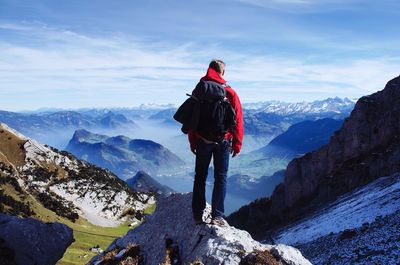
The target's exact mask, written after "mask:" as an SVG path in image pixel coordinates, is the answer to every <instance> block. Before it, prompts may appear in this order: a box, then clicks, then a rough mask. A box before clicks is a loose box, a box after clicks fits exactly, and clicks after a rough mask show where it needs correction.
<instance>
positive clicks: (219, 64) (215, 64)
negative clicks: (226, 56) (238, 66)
mask: <svg viewBox="0 0 400 265" xmlns="http://www.w3.org/2000/svg"><path fill="white" fill-rule="evenodd" d="M208 67H209V68H211V69H214V70H215V71H217V73H219V74H223V73H224V72H225V63H224V62H223V61H222V60H212V61H211V62H210V65H209V66H208Z"/></svg>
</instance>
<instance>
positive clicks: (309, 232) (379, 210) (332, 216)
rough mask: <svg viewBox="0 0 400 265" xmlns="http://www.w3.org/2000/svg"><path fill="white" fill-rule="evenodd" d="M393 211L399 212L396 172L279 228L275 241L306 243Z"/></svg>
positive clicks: (399, 185) (399, 177)
mask: <svg viewBox="0 0 400 265" xmlns="http://www.w3.org/2000/svg"><path fill="white" fill-rule="evenodd" d="M396 211H400V173H397V174H394V175H392V176H388V177H382V178H379V179H377V180H376V181H374V182H372V183H370V184H368V185H366V186H364V187H361V188H359V189H357V190H355V191H353V192H350V193H348V194H346V195H343V196H341V197H339V198H338V199H337V200H336V201H335V202H333V203H330V204H328V205H327V206H325V207H324V208H323V209H321V210H319V211H317V212H316V213H314V214H313V215H311V216H307V217H306V218H304V219H302V220H300V221H299V222H297V223H295V224H293V225H291V226H289V227H286V228H284V229H282V230H281V231H279V232H278V233H277V234H276V236H275V241H277V242H280V243H284V244H291V245H295V244H300V243H307V242H309V241H312V240H314V239H317V238H319V237H322V236H326V235H329V234H330V233H339V232H342V231H344V230H346V229H354V228H359V227H362V225H363V224H365V223H372V222H373V221H374V220H375V219H376V218H377V217H378V216H386V215H389V214H392V213H394V212H396ZM399 243H400V242H399Z"/></svg>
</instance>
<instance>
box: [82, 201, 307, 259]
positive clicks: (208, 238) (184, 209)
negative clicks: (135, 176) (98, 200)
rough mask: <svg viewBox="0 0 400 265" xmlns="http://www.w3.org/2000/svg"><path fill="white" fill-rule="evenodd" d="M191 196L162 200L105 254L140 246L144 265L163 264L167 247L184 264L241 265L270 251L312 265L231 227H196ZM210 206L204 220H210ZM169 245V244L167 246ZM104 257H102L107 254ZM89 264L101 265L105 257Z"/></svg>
mask: <svg viewBox="0 0 400 265" xmlns="http://www.w3.org/2000/svg"><path fill="white" fill-rule="evenodd" d="M191 200H192V194H191V193H187V194H172V195H170V196H168V197H166V198H161V199H160V201H159V202H158V204H157V208H156V211H155V213H154V214H153V215H151V216H148V217H147V218H146V220H145V222H144V224H142V225H141V226H139V227H138V228H136V229H134V230H131V231H130V232H128V234H127V235H126V236H124V237H122V238H119V239H117V240H115V241H114V242H113V243H112V244H111V245H110V246H109V247H108V249H107V250H106V251H105V254H106V253H107V252H110V251H113V250H115V249H117V250H119V252H120V251H122V250H123V249H126V248H127V247H128V246H132V245H134V244H135V245H139V246H140V250H141V255H143V258H144V262H145V264H160V263H162V262H163V261H165V259H166V249H165V245H166V244H173V245H175V246H177V249H178V252H179V259H180V261H181V262H182V264H189V263H190V262H194V261H201V262H202V263H203V264H239V263H240V262H241V261H242V259H243V258H245V257H246V256H247V255H248V254H250V253H252V252H254V251H257V250H258V251H268V252H269V253H271V255H272V256H273V257H274V258H275V259H276V260H280V261H281V262H283V264H293V265H294V264H298V265H300V264H311V263H310V262H309V261H308V260H306V259H305V258H304V257H303V256H302V254H301V253H300V251H299V250H297V249H295V248H292V247H290V246H284V245H277V246H274V245H265V244H261V243H259V242H257V241H255V240H253V239H252V238H251V236H250V234H249V233H247V232H246V231H243V230H239V229H236V228H234V227H232V226H229V225H226V226H213V225H209V224H203V225H195V224H194V222H193V219H192V212H191ZM210 212H211V210H210V207H209V206H207V208H206V210H205V213H204V219H205V220H208V221H209V219H210ZM166 242H169V243H166ZM105 254H103V255H105ZM103 255H100V256H97V257H95V258H94V259H92V261H91V262H90V264H98V263H99V261H101V259H102V256H103Z"/></svg>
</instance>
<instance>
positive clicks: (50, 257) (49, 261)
mask: <svg viewBox="0 0 400 265" xmlns="http://www.w3.org/2000/svg"><path fill="white" fill-rule="evenodd" d="M72 242H73V233H72V229H71V228H69V227H68V226H66V225H64V224H60V223H43V222H41V221H38V220H36V219H33V218H19V217H16V216H10V215H6V214H0V248H2V250H3V251H2V252H1V254H0V261H2V264H3V263H7V264H19V265H31V264H32V265H34V264H40V265H54V264H56V262H57V261H58V260H59V259H61V258H62V256H63V255H64V252H65V250H66V249H67V248H68V246H69V245H70V244H71V243H72ZM4 253H6V254H4ZM12 259H13V260H12Z"/></svg>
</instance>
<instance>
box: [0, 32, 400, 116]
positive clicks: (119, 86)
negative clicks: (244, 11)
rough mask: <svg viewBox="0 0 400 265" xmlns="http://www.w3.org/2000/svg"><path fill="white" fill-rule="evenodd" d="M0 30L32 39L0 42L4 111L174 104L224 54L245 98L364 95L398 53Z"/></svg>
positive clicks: (389, 71)
mask: <svg viewBox="0 0 400 265" xmlns="http://www.w3.org/2000/svg"><path fill="white" fill-rule="evenodd" d="M0 28H3V29H5V28H7V30H9V31H11V32H13V34H17V35H18V36H19V37H25V38H26V39H29V40H32V42H34V43H35V45H29V44H26V45H23V44H20V43H13V42H11V41H9V42H6V41H5V40H2V41H0V50H1V53H0V97H2V98H3V99H4V101H3V103H4V102H8V103H5V105H3V108H7V109H22V108H39V107H50V106H55V105H54V104H57V106H58V107H86V106H105V105H107V106H132V105H139V104H141V103H179V102H181V101H183V99H184V98H185V93H186V92H190V91H191V89H192V88H193V86H194V85H195V83H196V81H197V80H198V78H199V77H200V76H201V75H203V74H204V72H205V69H204V68H205V66H206V65H207V63H208V60H209V59H210V58H213V57H215V56H216V55H220V56H221V57H222V58H226V60H227V63H228V69H227V76H226V77H227V79H228V80H229V81H230V83H231V84H232V85H234V86H235V87H234V88H235V89H236V90H237V91H238V93H239V94H240V95H241V97H242V99H243V101H259V100H269V99H279V100H290V101H301V100H310V99H315V98H324V97H327V96H335V95H339V96H349V97H356V96H361V95H365V94H369V93H372V92H374V91H376V90H380V89H382V88H383V86H384V84H385V83H386V82H387V81H388V80H389V79H390V78H392V77H394V76H397V75H398V74H399V70H398V69H400V60H399V58H366V59H362V58H361V59H354V60H342V61H338V60H337V61H334V62H333V61H332V62H329V63H312V64H311V63H306V62H305V61H303V60H301V59H288V58H284V57H276V56H275V57H274V56H265V55H248V54H244V53H243V52H238V51H228V50H222V49H221V47H219V45H217V44H214V45H211V46H208V47H203V46H200V45H197V44H196V43H188V44H184V45H180V46H172V45H167V44H165V43H146V42H144V41H143V40H139V39H135V38H132V37H128V36H124V35H122V34H115V35H112V36H104V37H91V36H86V35H82V34H78V33H76V32H71V31H66V30H60V29H55V28H49V27H47V26H45V25H33V26H29V27H28V26H26V25H18V24H16V25H13V24H7V25H4V24H0ZM40 44H42V45H40ZM221 51H222V53H221ZM44 96H45V97H46V99H43V97H44ZM22 103H23V105H21V104H22ZM7 104H8V105H7ZM51 104H53V105H51Z"/></svg>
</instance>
